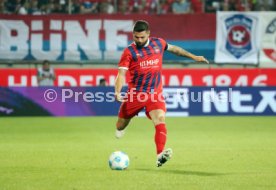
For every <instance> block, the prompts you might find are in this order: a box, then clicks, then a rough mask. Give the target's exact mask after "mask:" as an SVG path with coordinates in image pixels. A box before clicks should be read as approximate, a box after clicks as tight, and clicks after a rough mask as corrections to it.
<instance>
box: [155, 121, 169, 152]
mask: <svg viewBox="0 0 276 190" xmlns="http://www.w3.org/2000/svg"><path fill="white" fill-rule="evenodd" d="M166 140H167V129H166V124H165V123H161V124H158V125H156V126H155V144H156V152H157V154H159V153H161V152H162V151H163V150H164V147H165V144H166Z"/></svg>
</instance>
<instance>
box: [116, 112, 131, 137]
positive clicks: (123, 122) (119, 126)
mask: <svg viewBox="0 0 276 190" xmlns="http://www.w3.org/2000/svg"><path fill="white" fill-rule="evenodd" d="M130 120H131V119H124V118H121V117H118V120H117V123H116V131H115V137H116V138H122V137H123V136H124V134H125V130H124V129H125V128H126V127H127V126H128V124H129V122H130Z"/></svg>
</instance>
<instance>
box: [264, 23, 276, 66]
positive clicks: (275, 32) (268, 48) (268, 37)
mask: <svg viewBox="0 0 276 190" xmlns="http://www.w3.org/2000/svg"><path fill="white" fill-rule="evenodd" d="M275 39H276V18H274V19H273V20H272V21H271V22H270V23H269V24H268V25H267V27H266V29H265V35H264V36H263V44H262V45H263V47H262V49H263V52H264V53H265V55H266V56H267V57H269V59H271V60H273V61H274V62H276V50H275V47H274V45H275V44H273V41H274V40H275ZM271 42H272V43H271Z"/></svg>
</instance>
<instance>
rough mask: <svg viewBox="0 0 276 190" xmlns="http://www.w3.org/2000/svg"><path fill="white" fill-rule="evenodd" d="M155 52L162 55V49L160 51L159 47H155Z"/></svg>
mask: <svg viewBox="0 0 276 190" xmlns="http://www.w3.org/2000/svg"><path fill="white" fill-rule="evenodd" d="M153 50H154V53H156V54H157V53H160V49H159V47H157V46H154V47H153Z"/></svg>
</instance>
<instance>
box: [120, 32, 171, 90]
mask: <svg viewBox="0 0 276 190" xmlns="http://www.w3.org/2000/svg"><path fill="white" fill-rule="evenodd" d="M167 47H168V45H167V42H166V41H165V40H163V39H162V38H153V37H152V38H149V41H148V43H147V44H146V46H144V47H141V48H138V47H137V46H136V45H135V43H134V42H133V43H132V44H130V45H129V46H128V47H127V48H126V49H125V50H124V52H123V54H122V56H121V60H120V62H119V69H126V70H128V71H129V74H130V78H129V81H128V88H129V89H133V88H134V89H135V90H136V91H138V92H148V93H153V92H158V93H159V92H162V86H163V85H162V72H161V71H162V59H163V53H164V51H165V50H167Z"/></svg>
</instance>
